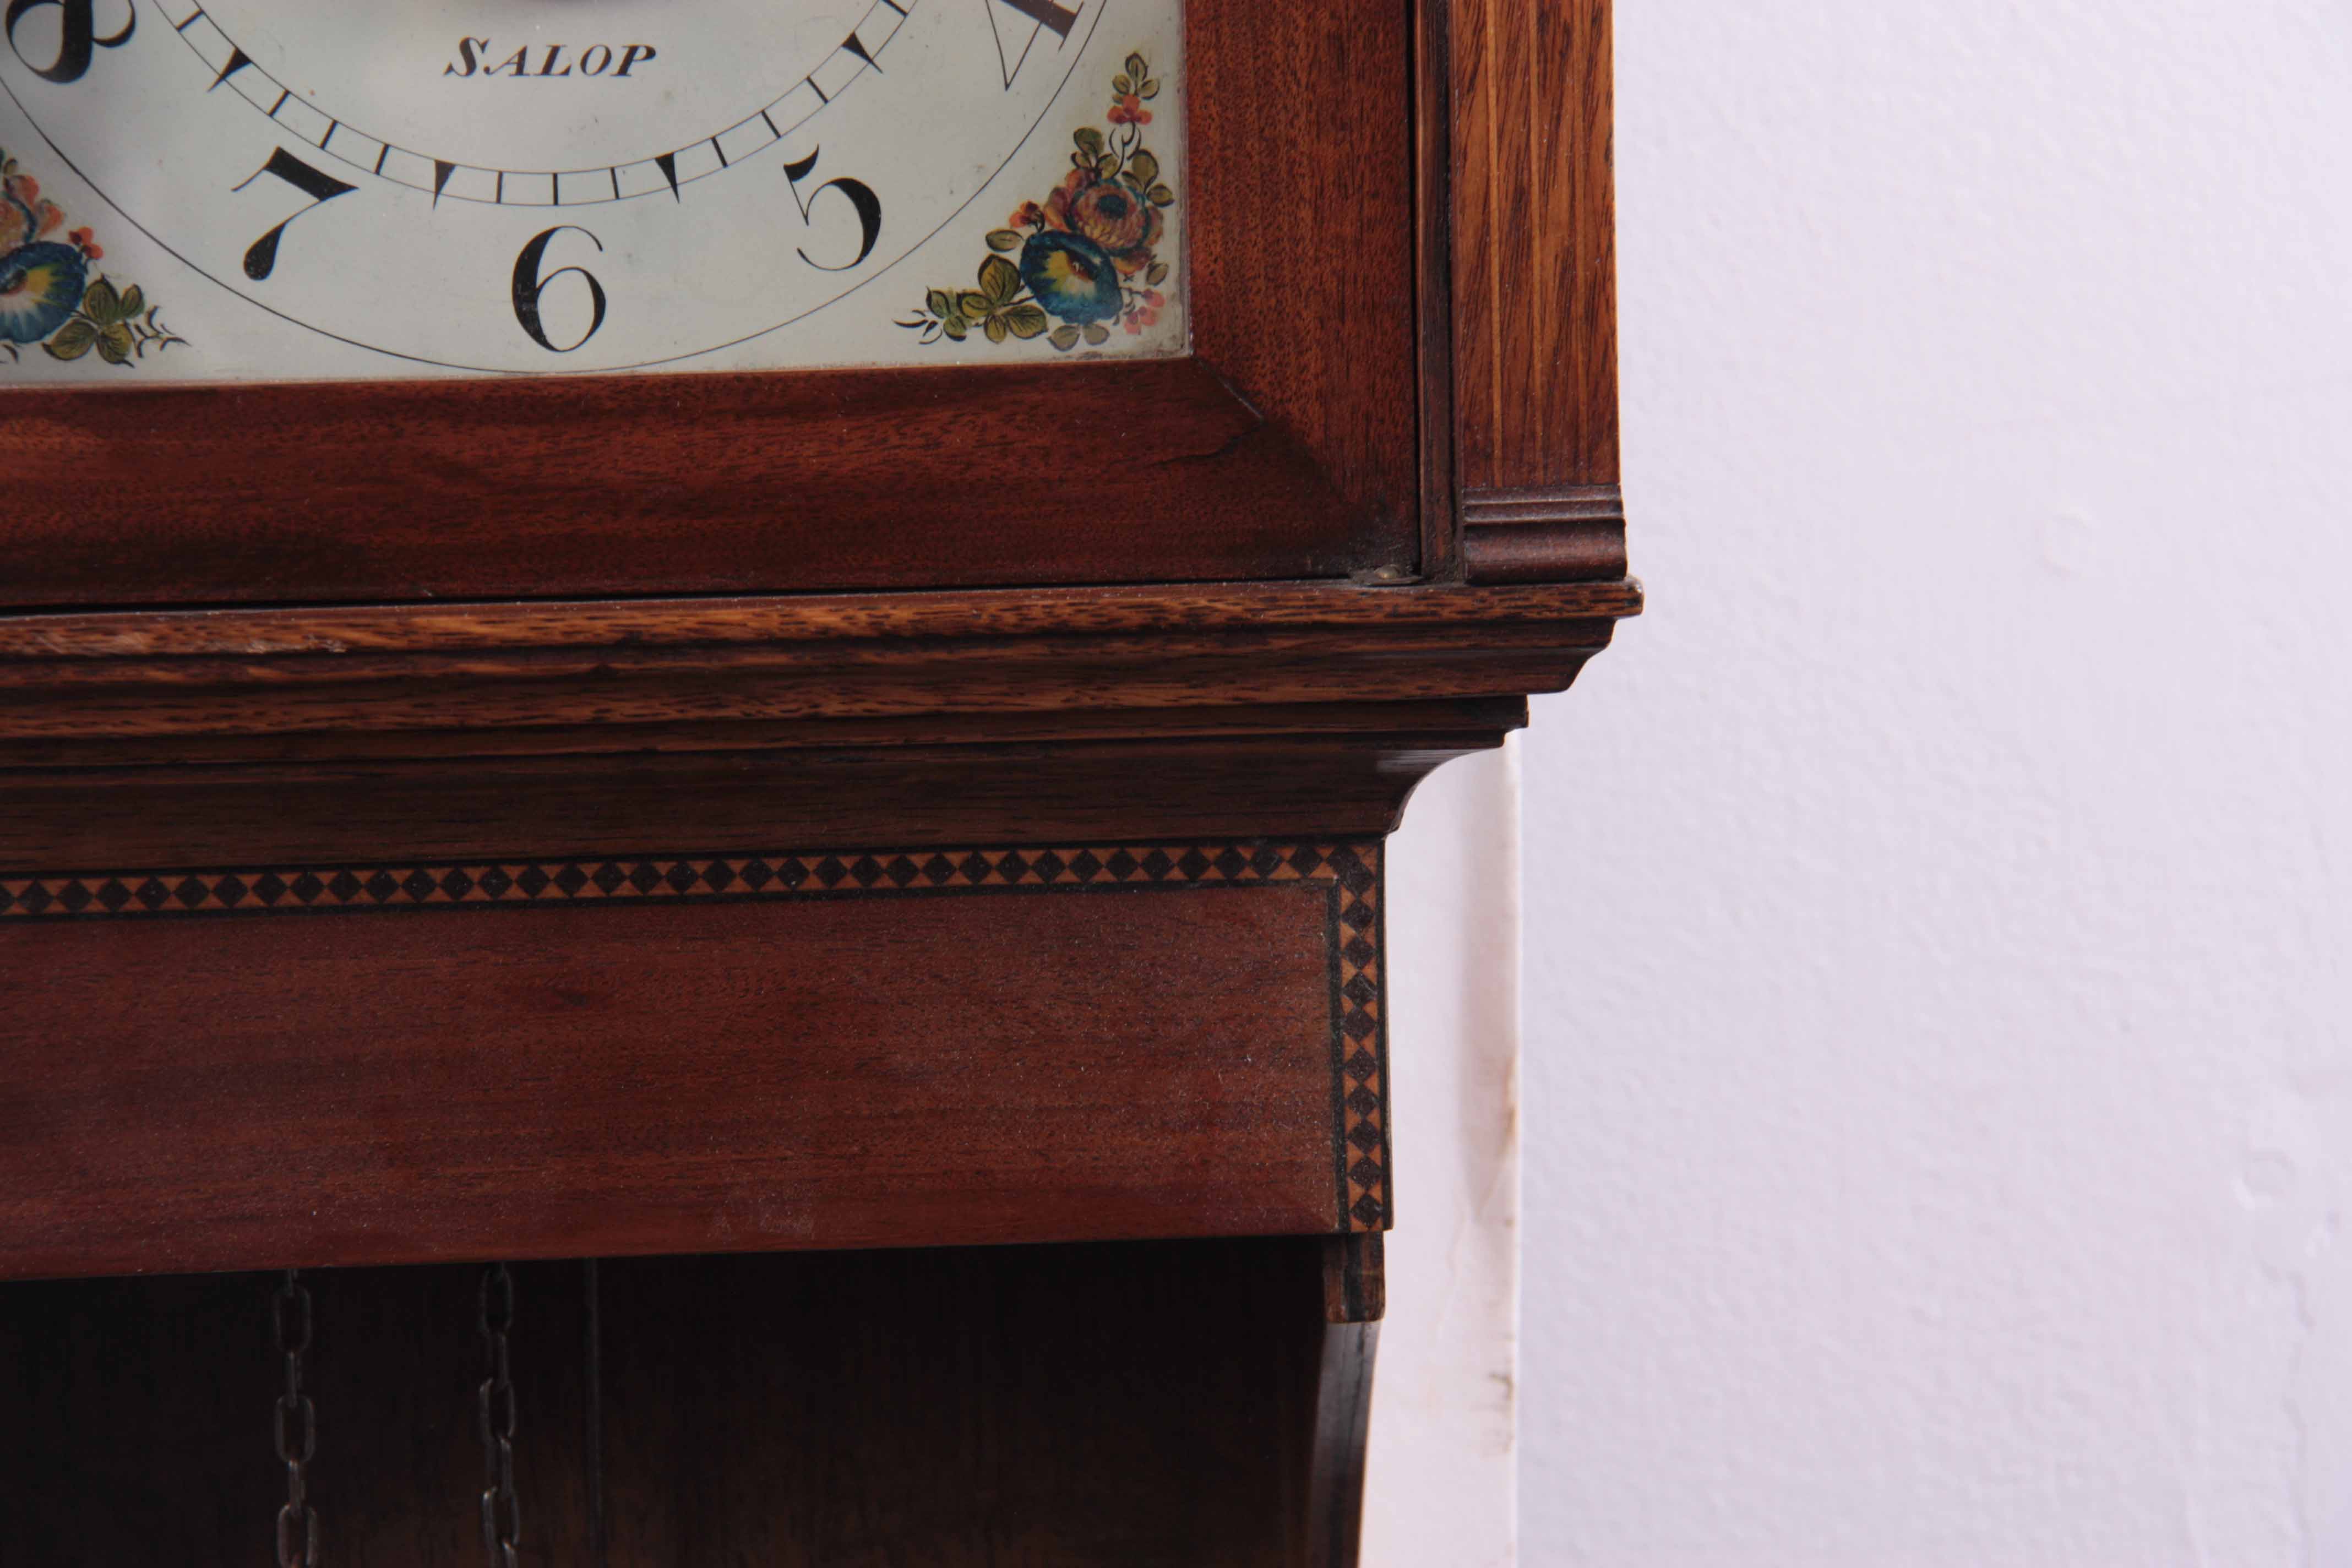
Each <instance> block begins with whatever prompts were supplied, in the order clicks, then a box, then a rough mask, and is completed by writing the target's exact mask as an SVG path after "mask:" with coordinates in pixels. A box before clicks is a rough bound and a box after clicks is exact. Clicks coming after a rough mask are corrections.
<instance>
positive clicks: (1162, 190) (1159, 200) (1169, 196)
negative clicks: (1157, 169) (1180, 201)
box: [1145, 185, 1176, 207]
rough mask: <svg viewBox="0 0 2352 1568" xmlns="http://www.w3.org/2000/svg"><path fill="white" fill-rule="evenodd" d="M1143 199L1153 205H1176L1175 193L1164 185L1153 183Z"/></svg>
mask: <svg viewBox="0 0 2352 1568" xmlns="http://www.w3.org/2000/svg"><path fill="white" fill-rule="evenodd" d="M1145 199H1146V200H1148V201H1150V203H1151V205H1153V206H1155V207H1172V206H1174V205H1176V193H1175V192H1173V191H1171V190H1170V189H1169V188H1168V187H1167V186H1165V185H1154V186H1152V187H1151V189H1150V192H1148V193H1147V194H1146V198H1145Z"/></svg>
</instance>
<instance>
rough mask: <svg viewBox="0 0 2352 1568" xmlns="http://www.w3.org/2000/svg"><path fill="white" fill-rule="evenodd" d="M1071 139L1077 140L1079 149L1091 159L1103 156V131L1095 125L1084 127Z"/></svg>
mask: <svg viewBox="0 0 2352 1568" xmlns="http://www.w3.org/2000/svg"><path fill="white" fill-rule="evenodd" d="M1071 140H1072V141H1074V142H1077V144H1078V151H1079V152H1081V153H1085V154H1086V155H1087V157H1088V158H1089V159H1094V158H1099V157H1101V156H1102V150H1103V133H1102V132H1099V131H1097V130H1096V129H1095V128H1094V127H1093V126H1091V125H1088V126H1086V127H1084V128H1082V129H1081V130H1080V131H1079V132H1078V133H1077V134H1076V136H1074V137H1072V138H1071Z"/></svg>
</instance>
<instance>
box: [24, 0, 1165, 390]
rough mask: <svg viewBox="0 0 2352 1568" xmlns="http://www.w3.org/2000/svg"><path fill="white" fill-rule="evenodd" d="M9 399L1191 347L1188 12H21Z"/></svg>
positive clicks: (489, 8)
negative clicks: (37, 390)
mask: <svg viewBox="0 0 2352 1568" xmlns="http://www.w3.org/2000/svg"><path fill="white" fill-rule="evenodd" d="M0 18H5V22H4V23H0V25H5V39H0V168H5V173H0V388H5V386H7V385H8V384H11V383H14V384H18V385H32V384H94V385H108V384H130V383H132V382H134V381H141V382H152V381H199V382H214V381H261V380H268V381H284V380H316V379H376V378H383V377H387V376H402V375H448V374H499V375H514V374H583V373H614V372H623V371H719V370H761V369H786V368H800V367H815V366H824V365H853V364H880V363H934V362H943V363H983V362H1012V361H1019V360H1053V359H1055V358H1059V357H1067V358H1079V357H1087V356H1094V355H1108V354H1121V355H1165V354H1172V353H1182V352H1183V351H1184V348H1185V344H1186V342H1187V337H1188V334H1187V331H1186V324H1185V317H1184V299H1185V290H1184V278H1183V226H1184V219H1183V214H1184V206H1185V203H1184V197H1185V194H1186V184H1185V178H1184V146H1183V111H1182V101H1183V70H1182V59H1181V49H1182V43H1183V37H1182V35H1183V27H1182V9H1181V0H695V3H691V4H689V3H688V0H403V3H402V4H398V5H386V4H383V3H381V0H5V5H0Z"/></svg>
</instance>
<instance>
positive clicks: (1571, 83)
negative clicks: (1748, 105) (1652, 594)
mask: <svg viewBox="0 0 2352 1568" xmlns="http://www.w3.org/2000/svg"><path fill="white" fill-rule="evenodd" d="M1442 3H1443V5H1444V8H1445V10H1446V13H1447V15H1448V16H1449V17H1450V26H1448V27H1447V28H1446V29H1445V48H1446V50H1447V53H1448V57H1449V58H1448V65H1449V67H1450V74H1451V78H1452V82H1453V93H1454V103H1453V113H1452V115H1451V116H1450V117H1449V119H1448V121H1447V129H1448V130H1449V132H1450V135H1451V149H1450V152H1451V157H1450V165H1451V170H1452V176H1453V181H1454V190H1453V201H1452V203H1451V208H1450V221H1451V238H1452V252H1453V258H1454V268H1453V274H1452V284H1453V310H1452V322H1451V329H1452V333H1453V348H1454V417H1455V431H1456V445H1455V462H1454V479H1455V482H1456V484H1457V485H1458V486H1459V489H1460V492H1461V499H1462V506H1463V515H1462V518H1461V520H1460V521H1461V525H1462V528H1463V534H1462V546H1461V548H1462V552H1463V556H1464V566H1465V570H1466V572H1467V573H1468V574H1469V577H1470V579H1471V581H1473V582H1495V583H1515V582H1573V581H1585V580H1606V579H1613V578H1618V577H1622V576H1623V575H1624V574H1625V570H1626V567H1625V545H1624V528H1625V525H1624V512H1623V505H1622V500H1621V499H1620V498H1619V495H1618V486H1619V483H1620V477H1619V472H1618V415H1617V258H1616V211H1615V188H1614V187H1615V175H1614V152H1613V145H1612V117H1613V100H1612V77H1611V55H1612V32H1611V28H1612V19H1611V0H1442Z"/></svg>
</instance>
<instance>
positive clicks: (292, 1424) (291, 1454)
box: [269, 1268, 319, 1568]
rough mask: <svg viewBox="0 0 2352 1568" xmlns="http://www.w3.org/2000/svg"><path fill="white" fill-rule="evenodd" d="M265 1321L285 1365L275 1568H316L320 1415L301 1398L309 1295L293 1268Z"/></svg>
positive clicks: (279, 1428) (280, 1409)
mask: <svg viewBox="0 0 2352 1568" xmlns="http://www.w3.org/2000/svg"><path fill="white" fill-rule="evenodd" d="M269 1318H270V1326H271V1328H272V1329H273V1330H274V1331H275V1334H276V1338H277V1342H278V1354H279V1355H280V1356H282V1357H284V1358H285V1362H286V1390H285V1392H284V1393H282V1394H279V1395H278V1408H277V1418H276V1420H275V1422H274V1423H273V1425H274V1426H275V1427H276V1431H277V1437H278V1458H279V1459H280V1460H281V1461H283V1462H284V1464H285V1466H286V1502H285V1506H283V1507H282V1508H280V1509H279V1510H278V1568H319V1510H317V1509H315V1508H312V1507H311V1506H310V1475H309V1473H308V1472H309V1466H310V1456H311V1455H313V1454H315V1453H317V1452H318V1449H319V1412H318V1409H317V1407H316V1406H315V1405H312V1404H311V1403H310V1395H309V1394H305V1393H303V1392H302V1370H303V1358H304V1357H305V1356H307V1355H309V1354H310V1289H309V1288H308V1287H306V1286H305V1285H304V1284H303V1283H302V1282H301V1280H300V1279H299V1278H297V1276H296V1273H295V1270H293V1269H291V1268H289V1269H288V1270H287V1271H286V1276H285V1278H284V1279H282V1280H280V1281H279V1283H278V1293H277V1294H276V1295H275V1296H273V1297H272V1298H270V1303H269ZM297 1426H299V1439H300V1440H299V1442H298V1441H296V1438H297V1436H298V1433H297V1431H296V1430H295V1428H296V1427H297Z"/></svg>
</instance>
